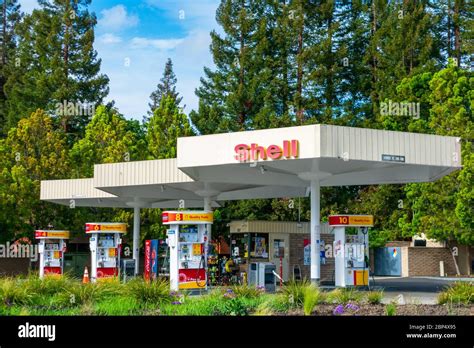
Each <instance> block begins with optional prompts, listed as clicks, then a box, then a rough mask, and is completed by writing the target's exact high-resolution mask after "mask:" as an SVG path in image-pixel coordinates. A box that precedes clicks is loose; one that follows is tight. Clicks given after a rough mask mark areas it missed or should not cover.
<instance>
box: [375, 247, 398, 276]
mask: <svg viewBox="0 0 474 348" xmlns="http://www.w3.org/2000/svg"><path fill="white" fill-rule="evenodd" d="M374 265H375V270H374V272H375V275H377V276H398V277H400V276H401V275H402V252H401V248H400V247H386V248H377V249H375V260H374Z"/></svg>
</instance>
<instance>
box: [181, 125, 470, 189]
mask: <svg viewBox="0 0 474 348" xmlns="http://www.w3.org/2000/svg"><path fill="white" fill-rule="evenodd" d="M285 143H286V144H287V147H288V148H289V153H288V154H285V153H284V151H285V148H284V147H285ZM216 144H219V145H218V146H216ZM252 144H256V145H255V146H253V147H252ZM238 145H239V147H238ZM260 147H261V148H260ZM278 148H280V150H281V151H279V150H278ZM265 149H266V150H265ZM460 149H461V147H460V140H459V138H455V137H445V136H436V135H426V134H416V133H405V132H393V131H385V130H377V129H364V128H351V127H340V126H328V125H310V126H301V127H290V128H278V129H265V130H256V131H248V132H238V133H229V134H216V135H206V136H200V137H187V138H179V139H178V158H177V161H178V168H179V169H181V170H182V171H183V172H185V173H186V174H187V175H189V176H190V177H192V178H193V179H195V180H199V181H203V182H232V183H251V184H257V185H269V184H275V185H287V186H292V187H294V186H303V187H307V186H308V183H307V180H310V179H311V178H314V177H317V178H318V180H319V182H320V185H321V186H342V185H372V184H398V183H411V182H428V181H434V180H437V179H439V178H441V177H443V176H445V175H447V174H449V173H451V172H452V171H454V170H456V169H458V168H460V167H461V163H460ZM264 150H265V151H264ZM239 151H240V152H241V153H242V151H243V152H244V155H242V156H240V158H239V159H237V157H238V152H239ZM245 152H246V153H247V155H245ZM265 152H266V157H267V158H266V159H265V158H264V157H265ZM270 152H273V157H274V158H275V157H278V159H272V158H271V156H270V155H271V154H270ZM279 152H281V153H280V154H279ZM245 157H247V158H245ZM255 160H256V161H255ZM245 163H247V164H245ZM254 198H257V197H254Z"/></svg>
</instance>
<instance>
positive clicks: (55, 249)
mask: <svg viewBox="0 0 474 348" xmlns="http://www.w3.org/2000/svg"><path fill="white" fill-rule="evenodd" d="M35 238H36V239H38V240H39V245H38V252H39V255H40V257H39V261H40V264H39V276H40V278H43V277H44V276H45V275H55V276H60V275H62V274H63V267H64V253H65V252H66V239H69V231H51V230H49V231H48V230H36V231H35Z"/></svg>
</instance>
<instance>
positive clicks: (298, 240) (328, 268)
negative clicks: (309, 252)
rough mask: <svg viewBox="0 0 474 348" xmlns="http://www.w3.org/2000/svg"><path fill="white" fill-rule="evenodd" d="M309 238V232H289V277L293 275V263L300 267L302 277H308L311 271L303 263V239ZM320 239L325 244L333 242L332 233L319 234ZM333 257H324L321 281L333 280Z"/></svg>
mask: <svg viewBox="0 0 474 348" xmlns="http://www.w3.org/2000/svg"><path fill="white" fill-rule="evenodd" d="M305 239H310V234H309V233H308V234H302V233H292V234H290V264H289V267H290V278H292V277H293V267H294V265H299V266H300V268H301V276H302V278H303V279H304V278H306V279H310V278H311V273H310V272H311V271H310V266H309V265H308V266H305V265H304V240H305ZM321 239H322V240H323V241H324V243H325V245H328V244H330V245H331V246H332V243H333V242H334V235H332V234H321ZM334 270H335V266H334V258H333V257H331V258H326V264H325V265H321V279H320V280H321V282H331V281H334Z"/></svg>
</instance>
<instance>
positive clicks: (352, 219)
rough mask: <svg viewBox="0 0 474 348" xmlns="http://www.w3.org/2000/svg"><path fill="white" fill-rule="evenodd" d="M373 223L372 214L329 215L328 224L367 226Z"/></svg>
mask: <svg viewBox="0 0 474 348" xmlns="http://www.w3.org/2000/svg"><path fill="white" fill-rule="evenodd" d="M373 225H374V217H373V216H372V215H331V216H329V226H362V227H363V226H368V227H371V226H373Z"/></svg>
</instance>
